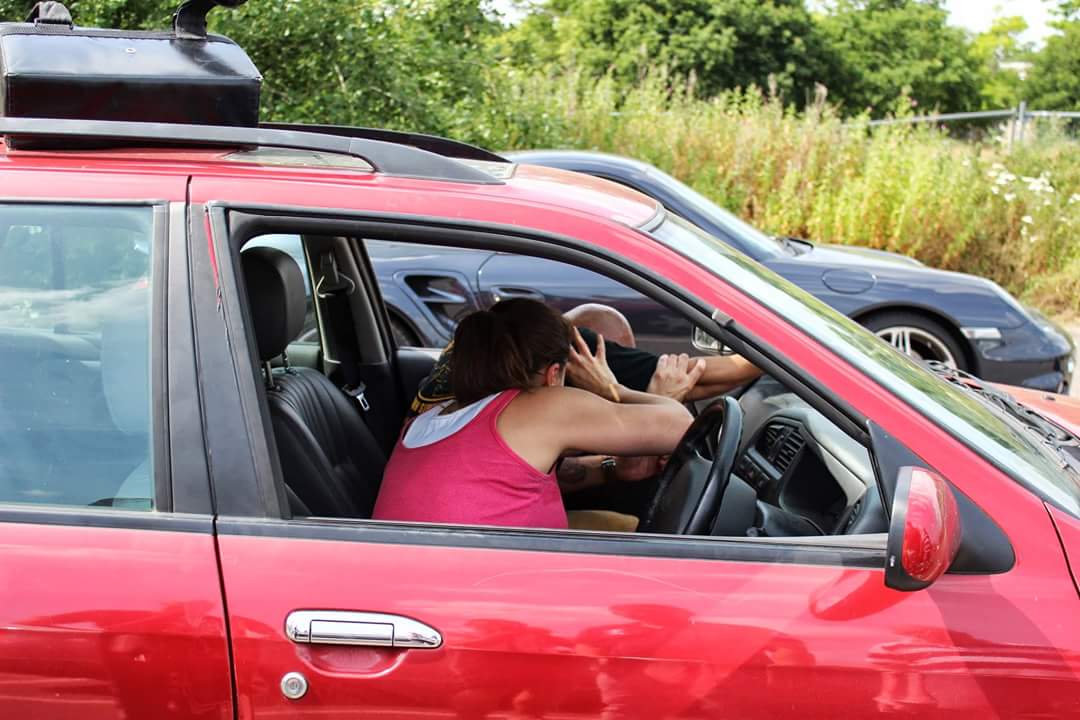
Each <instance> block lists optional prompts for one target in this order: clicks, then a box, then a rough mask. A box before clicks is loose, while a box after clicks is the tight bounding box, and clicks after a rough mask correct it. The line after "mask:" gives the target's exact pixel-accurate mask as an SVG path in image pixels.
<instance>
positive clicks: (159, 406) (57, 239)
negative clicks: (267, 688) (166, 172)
mask: <svg viewBox="0 0 1080 720" xmlns="http://www.w3.org/2000/svg"><path fill="white" fill-rule="evenodd" d="M16 174H17V175H18V176H19V177H18V182H17V183H16V182H15V180H14V178H13V177H12V176H13V175H16ZM0 187H2V188H3V190H2V191H0V192H2V193H3V195H4V199H3V200H2V201H0V369H2V372H0V708H3V714H4V716H5V717H11V718H116V719H117V720H120V719H121V718H140V717H141V718H150V717H153V718H229V717H232V691H231V686H230V668H229V657H228V652H229V649H228V644H227V640H226V630H225V614H224V607H223V604H222V595H221V588H220V582H219V577H218V569H217V558H216V554H215V548H214V537H213V523H212V516H211V514H210V496H209V481H208V476H207V472H206V467H205V461H204V460H203V461H202V462H200V458H202V459H205V449H204V448H203V443H202V434H201V422H200V419H199V411H198V407H199V406H198V402H197V397H196V395H195V394H194V393H193V392H191V389H192V388H193V386H194V379H195V365H194V360H193V355H192V353H191V349H192V334H191V323H190V314H189V312H188V306H187V302H188V298H187V291H186V288H187V270H186V267H187V266H186V260H185V257H186V245H185V236H186V232H185V209H184V203H183V197H184V192H185V183H184V180H183V178H162V177H159V178H152V179H147V178H142V177H124V176H122V175H119V174H113V175H112V176H110V177H109V179H108V181H107V182H101V180H100V178H99V177H94V176H91V175H86V176H83V175H80V174H70V173H47V172H21V173H16V172H7V173H5V174H3V175H2V176H0ZM133 188H138V190H137V192H138V193H139V194H142V193H144V192H145V193H147V195H148V196H149V197H156V198H168V197H173V198H176V199H177V200H178V202H177V203H175V204H174V205H173V206H172V207H171V209H170V206H169V205H167V204H166V203H165V202H164V201H156V202H153V203H151V202H137V201H131V200H130V199H126V198H130V197H131V196H132V195H133V194H134V193H132V189H133ZM87 192H92V193H95V194H94V195H93V196H92V197H86V196H85V193H87ZM65 193H72V194H73V199H68V200H63V201H49V202H45V201H40V200H26V201H24V200H21V199H19V198H20V197H21V196H22V195H28V196H30V197H39V198H40V197H58V196H60V197H62V196H63V195H64V194H65ZM97 193H100V195H99V194H97ZM116 196H119V197H121V198H125V199H114V198H115V197H116ZM166 297H168V298H169V305H167V304H166Z"/></svg>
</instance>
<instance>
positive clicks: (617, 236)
mask: <svg viewBox="0 0 1080 720" xmlns="http://www.w3.org/2000/svg"><path fill="white" fill-rule="evenodd" d="M0 133H3V134H4V135H5V136H6V137H7V138H9V139H11V138H15V139H17V140H18V141H20V142H24V141H33V142H31V143H30V144H29V146H28V147H29V148H30V149H26V150H12V149H10V148H9V147H7V146H5V147H4V148H3V149H0V194H2V198H0V368H2V370H3V372H2V373H0V545H2V547H3V551H2V555H0V558H2V559H0V577H2V579H3V582H2V583H0V707H2V708H3V709H4V710H5V711H6V715H7V716H9V717H19V718H21V717H34V718H41V717H48V718H66V717H71V718H97V717H101V718H165V717H183V718H195V717H216V718H231V717H241V718H251V717H270V716H282V715H287V716H289V717H312V718H316V717H318V718H325V717H342V718H344V717H375V716H378V717H393V718H407V717H408V718H411V717H420V716H424V717H431V716H439V717H462V718H465V717H470V718H479V717H521V718H524V717H548V718H560V717H597V716H599V717H605V718H623V717H626V718H675V717H679V718H682V717H686V718H691V717H695V718H697V717H738V718H750V717H761V718H774V717H780V716H784V717H800V718H812V717H829V718H834V717H843V718H861V717H870V716H877V715H879V714H883V713H884V714H897V715H899V714H907V715H917V716H925V717H948V718H979V720H984V718H987V717H1003V718H1004V717H1010V718H1011V717H1017V718H1018V717H1069V716H1080V612H1078V610H1080V597H1078V589H1077V585H1076V583H1075V573H1076V571H1077V566H1076V563H1080V473H1078V470H1077V468H1078V463H1077V458H1078V457H1080V450H1078V448H1080V441H1078V439H1077V435H1076V434H1075V433H1077V432H1080V430H1078V427H1077V424H1076V423H1077V421H1078V420H1080V406H1078V405H1077V404H1076V403H1074V402H1072V401H1070V400H1068V399H1066V398H1056V397H1051V396H1041V395H1038V394H1035V393H1031V394H1028V395H1026V396H1024V398H1023V399H1024V401H1025V402H1026V403H1027V404H1021V402H1020V401H1019V400H1018V399H1016V396H1014V395H1012V394H1008V393H1006V392H1004V391H1002V390H1000V389H997V388H993V387H988V386H984V385H982V384H980V383H978V382H977V381H975V380H972V379H970V378H967V377H964V376H962V375H960V374H958V373H957V372H956V371H952V370H948V369H947V368H937V369H933V368H927V367H925V366H923V365H920V364H917V363H916V362H914V361H912V360H911V359H909V358H907V357H906V356H904V355H901V354H900V353H898V352H897V351H896V350H895V349H893V348H891V347H890V346H888V345H887V344H885V343H883V342H882V341H881V340H879V339H877V338H876V337H874V336H873V335H872V334H870V333H868V332H867V331H866V330H864V329H863V328H861V327H859V326H857V325H856V324H854V323H853V322H852V321H850V320H848V319H847V318H845V317H843V316H841V315H839V314H838V313H836V312H835V311H833V310H831V309H830V308H828V307H826V306H825V305H823V304H822V303H820V302H819V301H817V300H815V299H814V298H812V297H811V296H809V295H807V294H806V293H804V292H802V291H800V290H798V289H796V288H795V287H794V286H792V285H791V284H789V283H788V282H787V281H785V280H783V279H781V278H779V277H778V276H776V275H775V274H773V273H771V272H770V271H768V270H766V269H764V268H763V267H762V266H760V265H758V264H757V263H755V262H754V261H752V260H750V259H748V258H746V257H745V256H743V255H741V254H739V253H738V252H736V251H734V250H732V249H731V248H730V247H729V246H727V245H726V244H724V243H723V242H721V241H719V240H716V239H715V238H713V237H710V236H708V235H706V234H704V233H703V232H702V231H700V230H698V229H697V228H695V227H694V226H692V225H690V224H688V223H686V222H685V221H683V220H681V219H680V218H678V217H674V216H671V215H669V214H667V213H665V212H664V210H663V208H662V207H660V206H659V205H658V204H657V203H656V202H654V201H652V200H650V199H649V198H647V197H645V196H643V195H640V194H638V193H636V192H634V191H631V190H628V189H625V188H622V187H619V186H616V185H614V184H611V183H608V182H606V181H602V180H597V179H592V178H589V177H586V176H581V175H576V174H573V173H567V172H562V171H558V170H550V169H544V168H538V167H531V166H527V165H515V164H511V163H506V162H501V161H499V158H497V157H495V156H492V155H489V154H487V153H484V152H483V151H479V150H476V149H475V148H468V147H465V146H461V145H459V144H457V143H452V142H450V141H442V140H439V139H437V138H425V137H418V136H406V135H397V134H393V133H387V132H383V131H369V130H363V129H352V128H330V129H327V128H318V127H311V128H308V129H307V130H301V129H298V128H295V127H292V128H284V129H283V128H266V127H259V128H244V127H225V126H215V125H209V126H207V125H203V126H198V125H184V124H173V125H165V124H152V123H123V122H115V121H114V122H109V121H92V120H90V121H84V120H58V119H25V118H24V119H13V118H8V119H2V120H0ZM44 143H47V146H45V145H44ZM16 144H17V143H16ZM88 145H92V146H93V149H88ZM283 238H285V239H286V240H290V239H291V241H294V242H295V243H296V246H297V247H298V248H299V253H300V254H299V259H300V260H301V261H302V263H301V264H302V266H303V267H302V268H301V271H302V276H303V278H304V282H303V283H299V282H297V281H296V280H295V278H296V277H297V275H296V273H295V269H294V268H293V266H291V265H289V263H296V259H295V257H296V254H295V253H294V254H292V255H290V254H289V253H288V252H285V251H283V250H281V249H278V248H279V246H280V244H281V242H282V239H283ZM388 242H390V243H397V244H398V245H399V246H400V247H402V248H405V250H403V252H404V251H407V249H408V247H410V246H415V247H417V248H418V249H417V253H418V257H420V256H422V248H423V247H425V246H431V245H438V246H453V247H459V248H463V249H469V248H479V249H484V250H486V251H491V250H494V251H498V252H499V253H504V254H518V255H527V256H534V257H542V258H546V259H548V260H556V261H560V262H562V263H566V264H568V265H572V266H575V267H581V268H586V269H588V270H590V271H592V272H596V273H600V274H602V275H605V276H607V277H609V278H611V279H613V280H616V281H618V282H619V283H621V284H622V285H624V286H625V287H627V288H629V289H632V290H633V291H634V292H636V293H641V294H643V295H645V296H647V297H649V298H651V299H652V300H655V301H657V302H660V303H662V304H664V305H666V306H667V307H669V308H671V310H672V311H673V312H675V313H677V314H678V315H680V316H681V317H682V318H685V319H686V320H687V321H690V322H692V323H694V324H695V326H697V327H698V328H700V333H699V334H700V335H701V336H702V337H703V338H705V337H711V338H712V340H713V341H718V342H719V343H722V344H723V345H725V346H727V347H728V348H730V349H732V350H734V351H736V352H738V353H740V354H741V355H743V356H744V357H746V358H748V359H749V360H751V361H752V362H753V363H754V364H756V365H757V366H758V367H759V368H761V369H762V371H763V372H764V375H763V377H762V378H761V379H759V380H757V381H756V382H754V383H752V384H751V385H749V386H746V387H742V388H739V389H738V390H737V391H735V392H733V393H731V394H730V395H728V396H727V397H725V398H722V399H720V400H719V401H718V402H714V403H713V404H711V405H708V406H704V407H702V409H701V412H700V414H699V418H698V420H697V421H696V422H695V425H694V427H692V428H691V432H689V433H688V434H687V437H686V438H685V439H684V442H683V444H682V446H681V447H680V449H679V450H678V451H677V452H676V453H675V455H674V456H673V457H674V458H675V459H674V460H673V461H672V462H671V463H670V464H669V466H668V469H667V470H666V471H665V472H666V473H668V474H667V476H666V477H667V480H668V482H666V483H661V484H660V486H659V487H660V488H661V490H660V492H666V493H671V496H670V497H668V502H666V504H665V506H666V507H670V508H672V511H671V512H670V513H669V515H668V516H665V517H664V518H662V519H661V521H659V522H657V523H656V524H655V525H654V526H652V530H653V531H652V532H649V533H619V532H606V533H605V532H590V531H553V530H532V529H514V528H495V527H474V526H469V527H466V526H445V525H428V524H411V523H394V522H380V521H373V520H370V519H369V515H370V510H371V503H372V500H373V498H374V496H375V494H376V493H377V491H378V485H379V480H380V476H381V471H382V468H383V466H384V464H385V460H386V456H387V453H388V452H389V450H390V449H391V447H392V445H393V442H394V440H395V438H396V437H397V435H398V433H399V432H400V430H401V427H402V423H403V420H404V417H405V414H406V411H407V409H408V405H409V401H410V399H411V398H412V397H413V395H414V394H415V392H416V389H417V387H418V385H419V384H420V382H421V380H422V378H424V377H425V376H426V375H427V374H428V373H429V372H430V370H431V368H432V365H433V362H434V357H433V353H432V352H431V351H427V350H421V349H416V348H407V347H398V346H397V345H396V344H395V342H394V340H393V336H392V333H391V329H390V324H389V320H388V316H387V312H386V308H385V305H384V303H383V301H382V299H381V296H380V292H379V286H378V282H377V281H376V276H375V273H374V271H373V268H372V263H371V261H370V258H369V254H368V248H369V247H370V246H371V244H372V243H388ZM438 290H439V288H433V289H432V292H436V291H438ZM436 299H437V297H436ZM446 301H447V302H451V301H452V299H447V300H446ZM717 408H722V412H719V411H718V410H717ZM1070 563H1072V565H1070Z"/></svg>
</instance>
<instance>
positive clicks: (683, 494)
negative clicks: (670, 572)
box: [642, 397, 743, 535]
mask: <svg viewBox="0 0 1080 720" xmlns="http://www.w3.org/2000/svg"><path fill="white" fill-rule="evenodd" d="M742 428H743V411H742V407H740V406H739V403H738V401H736V400H735V399H734V398H730V397H723V398H720V399H718V400H717V401H716V402H714V403H712V404H710V405H709V406H708V407H707V408H705V409H704V410H702V411H701V413H700V414H699V415H698V416H697V418H696V419H695V420H694V422H693V424H691V425H690V427H689V428H687V430H686V434H685V435H683V437H682V440H680V441H679V445H678V447H676V448H675V451H674V452H673V453H672V454H671V459H670V460H668V464H667V466H666V467H665V468H664V472H663V474H662V475H661V476H660V482H659V485H658V487H657V490H656V495H655V496H653V499H652V502H650V503H649V506H648V509H647V510H646V511H645V519H644V522H643V523H642V532H652V533H663V534H666V535H706V534H708V533H709V528H710V524H711V523H712V521H713V518H715V517H716V515H717V513H718V512H719V511H720V501H721V500H722V499H723V497H724V491H725V490H727V486H728V478H729V477H731V471H732V469H734V467H735V456H736V455H737V454H738V452H739V441H740V440H741V439H742ZM718 435H719V438H718V437H717V436H718ZM709 458H712V459H711V460H710V459H709Z"/></svg>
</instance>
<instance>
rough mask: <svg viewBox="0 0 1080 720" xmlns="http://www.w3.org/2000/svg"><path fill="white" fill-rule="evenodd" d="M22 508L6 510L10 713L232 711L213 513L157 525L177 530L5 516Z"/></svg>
mask: <svg viewBox="0 0 1080 720" xmlns="http://www.w3.org/2000/svg"><path fill="white" fill-rule="evenodd" d="M14 512H17V511H5V516H4V517H0V708H3V715H4V717H10V718H56V719H58V720H59V719H63V718H72V719H75V718H77V719H79V720H96V719H97V718H102V719H105V718H109V719H112V718H115V719H117V720H120V719H123V718H126V719H128V720H130V719H131V718H206V719H208V720H209V719H210V718H222V719H224V718H231V717H232V689H231V686H230V682H229V656H228V642H227V639H226V635H225V618H224V612H223V609H222V602H221V589H220V583H219V581H218V572H217V561H216V557H215V554H214V538H213V535H212V534H211V525H210V520H209V518H206V519H203V520H198V521H196V520H190V519H185V520H175V519H171V518H168V519H162V522H161V523H158V524H160V525H162V526H164V527H169V526H181V525H183V526H184V527H185V530H186V531H183V532H176V531H168V530H153V529H146V528H145V527H144V528H143V529H121V528H110V527H69V526H62V525H37V524H29V523H21V522H8V520H10V519H11V517H12V515H13V513H14ZM117 515H120V514H119V513H114V514H113V515H112V517H113V519H116V516H117ZM96 517H97V518H98V520H97V522H101V520H100V519H101V518H102V517H103V516H102V515H101V514H100V511H99V513H98V515H97V516H96ZM87 522H95V520H94V519H93V518H90V519H88V520H87ZM121 522H123V521H122V520H121ZM135 522H139V521H135ZM155 522H156V521H155ZM142 524H144V525H145V524H147V523H145V522H143V523H142Z"/></svg>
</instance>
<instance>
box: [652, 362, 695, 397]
mask: <svg viewBox="0 0 1080 720" xmlns="http://www.w3.org/2000/svg"><path fill="white" fill-rule="evenodd" d="M704 372H705V360H704V359H702V358H694V360H691V359H690V356H689V355H686V354H685V353H684V354H682V355H661V356H660V359H659V360H658V361H657V363H656V372H654V373H653V376H652V378H650V379H649V386H648V387H647V388H646V389H645V392H649V393H652V394H653V395H663V396H664V397H669V398H671V399H673V400H678V401H679V402H682V401H683V400H685V399H686V396H687V394H688V393H689V392H690V391H691V390H693V389H694V386H695V385H697V382H698V380H700V379H701V375H702V374H703V373H704Z"/></svg>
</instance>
